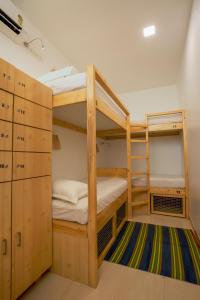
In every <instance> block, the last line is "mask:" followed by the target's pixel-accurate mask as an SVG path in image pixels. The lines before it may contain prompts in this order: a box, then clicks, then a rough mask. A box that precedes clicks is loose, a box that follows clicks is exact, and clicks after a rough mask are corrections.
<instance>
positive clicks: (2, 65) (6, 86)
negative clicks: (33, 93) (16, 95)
mask: <svg viewBox="0 0 200 300" xmlns="http://www.w3.org/2000/svg"><path fill="white" fill-rule="evenodd" d="M14 70H15V68H14V67H13V66H12V65H10V64H9V63H7V62H6V61H4V60H3V59H1V58H0V88H1V89H3V90H6V91H8V92H11V93H13V92H14Z"/></svg>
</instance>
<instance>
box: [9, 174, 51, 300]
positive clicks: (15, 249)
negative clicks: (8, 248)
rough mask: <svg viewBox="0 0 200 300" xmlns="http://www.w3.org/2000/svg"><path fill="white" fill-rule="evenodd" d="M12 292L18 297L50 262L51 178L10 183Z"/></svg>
mask: <svg viewBox="0 0 200 300" xmlns="http://www.w3.org/2000/svg"><path fill="white" fill-rule="evenodd" d="M12 226H13V231H12V245H13V246H12V259H13V269H12V288H13V289H12V291H13V293H12V294H13V295H12V296H13V298H14V299H16V298H17V297H19V296H20V295H21V294H22V293H23V292H24V291H25V290H26V289H27V288H28V287H29V286H30V285H31V284H32V283H33V282H34V281H36V280H37V279H38V278H39V277H40V276H41V274H42V273H43V272H44V271H45V270H47V269H48V268H49V267H50V266H51V263H52V216H51V178H50V177H41V178H34V179H26V180H19V181H15V182H13V183H12Z"/></svg>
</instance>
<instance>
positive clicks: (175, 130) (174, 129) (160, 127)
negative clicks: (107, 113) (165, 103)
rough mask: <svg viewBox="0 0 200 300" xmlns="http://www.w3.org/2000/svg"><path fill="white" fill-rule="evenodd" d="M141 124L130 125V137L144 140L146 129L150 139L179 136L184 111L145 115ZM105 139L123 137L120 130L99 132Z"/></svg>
mask: <svg viewBox="0 0 200 300" xmlns="http://www.w3.org/2000/svg"><path fill="white" fill-rule="evenodd" d="M145 119H146V121H145V122H143V123H131V128H130V131H131V137H132V138H144V137H145V130H146V128H148V134H149V136H150V137H159V136H172V135H180V134H181V133H182V132H183V130H184V128H185V110H174V111H168V112H159V113H147V114H146V117H145ZM101 136H102V137H103V138H105V139H121V138H124V137H125V135H124V133H123V132H122V130H120V129H115V130H112V131H106V130H105V131H101Z"/></svg>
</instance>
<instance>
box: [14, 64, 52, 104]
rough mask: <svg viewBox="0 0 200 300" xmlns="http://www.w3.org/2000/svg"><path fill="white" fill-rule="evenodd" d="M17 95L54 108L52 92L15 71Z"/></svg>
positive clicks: (20, 72)
mask: <svg viewBox="0 0 200 300" xmlns="http://www.w3.org/2000/svg"><path fill="white" fill-rule="evenodd" d="M15 94H16V95H17V96H20V97H22V98H25V99H28V100H30V101H33V102H35V103H37V104H40V105H42V106H45V107H48V108H50V109H51V108H52V90H51V89H50V88H48V87H47V86H45V85H43V84H42V83H41V82H39V81H37V80H35V79H34V78H32V77H30V76H29V75H27V74H25V73H24V72H22V71H20V70H17V69H16V71H15Z"/></svg>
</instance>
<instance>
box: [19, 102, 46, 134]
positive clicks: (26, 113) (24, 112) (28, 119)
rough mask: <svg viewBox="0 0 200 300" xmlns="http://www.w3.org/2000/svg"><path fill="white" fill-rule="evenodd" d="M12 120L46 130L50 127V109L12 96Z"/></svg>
mask: <svg viewBox="0 0 200 300" xmlns="http://www.w3.org/2000/svg"><path fill="white" fill-rule="evenodd" d="M14 122H15V123H19V124H23V125H28V126H33V127H38V128H42V129H46V130H51V129H52V110H50V109H48V108H45V107H42V106H40V105H37V104H35V103H32V102H30V101H27V100H24V99H22V98H19V97H15V98H14Z"/></svg>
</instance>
